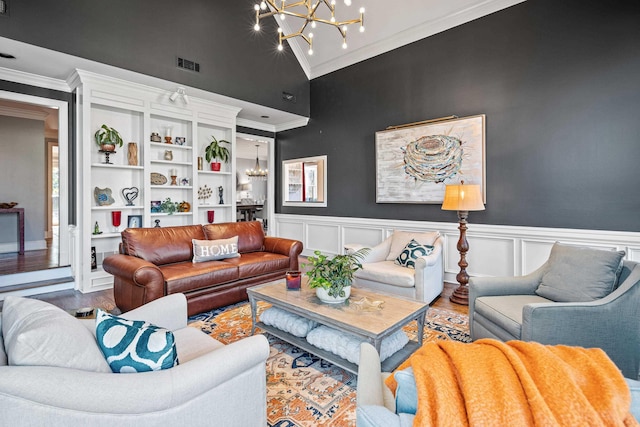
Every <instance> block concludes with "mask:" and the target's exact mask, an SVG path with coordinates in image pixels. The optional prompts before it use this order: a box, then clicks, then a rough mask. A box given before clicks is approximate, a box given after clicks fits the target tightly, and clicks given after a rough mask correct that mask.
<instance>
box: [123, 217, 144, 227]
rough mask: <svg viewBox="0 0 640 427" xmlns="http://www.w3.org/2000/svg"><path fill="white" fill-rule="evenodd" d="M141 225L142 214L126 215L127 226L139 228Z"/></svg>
mask: <svg viewBox="0 0 640 427" xmlns="http://www.w3.org/2000/svg"><path fill="white" fill-rule="evenodd" d="M141 227H142V215H129V216H127V228H141Z"/></svg>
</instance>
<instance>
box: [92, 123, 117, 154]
mask: <svg viewBox="0 0 640 427" xmlns="http://www.w3.org/2000/svg"><path fill="white" fill-rule="evenodd" d="M94 137H95V140H96V144H98V146H99V147H100V150H101V151H115V150H116V145H117V146H118V147H122V136H121V135H120V133H119V132H118V131H117V130H115V129H114V128H112V127H109V126H107V125H102V126H100V129H98V130H97V131H96V133H95V134H94Z"/></svg>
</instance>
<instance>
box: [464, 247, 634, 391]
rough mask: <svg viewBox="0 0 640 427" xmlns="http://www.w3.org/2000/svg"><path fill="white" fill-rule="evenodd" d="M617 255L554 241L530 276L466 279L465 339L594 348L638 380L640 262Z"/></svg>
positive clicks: (620, 253) (626, 373) (621, 254)
mask: <svg viewBox="0 0 640 427" xmlns="http://www.w3.org/2000/svg"><path fill="white" fill-rule="evenodd" d="M623 257H624V252H619V251H607V250H597V249H591V248H585V247H576V246H568V245H561V244H558V243H556V244H555V245H554V246H553V248H552V249H551V254H550V256H549V259H548V260H547V262H545V264H543V265H542V266H541V267H540V268H539V269H537V270H536V271H534V272H532V273H531V274H528V275H526V276H520V277H483V278H480V277H473V278H471V279H470V280H469V327H470V332H471V338H472V339H473V340H477V339H480V338H494V339H499V340H501V341H509V340H523V341H536V342H539V343H542V344H565V345H573V346H582V347H598V348H602V349H603V350H604V351H605V352H606V353H607V355H608V356H609V357H610V358H611V360H613V362H614V363H615V364H616V365H617V366H618V367H619V368H620V370H621V371H622V373H623V375H624V376H625V377H627V378H631V379H638V375H639V371H640V265H639V264H638V263H636V262H633V261H626V260H623Z"/></svg>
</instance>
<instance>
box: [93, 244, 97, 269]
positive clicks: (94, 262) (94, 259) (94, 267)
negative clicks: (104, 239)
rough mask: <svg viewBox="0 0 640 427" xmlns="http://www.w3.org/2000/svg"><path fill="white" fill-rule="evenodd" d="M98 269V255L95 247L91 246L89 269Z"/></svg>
mask: <svg viewBox="0 0 640 427" xmlns="http://www.w3.org/2000/svg"><path fill="white" fill-rule="evenodd" d="M97 269H98V255H97V253H96V247H95V246H91V270H97Z"/></svg>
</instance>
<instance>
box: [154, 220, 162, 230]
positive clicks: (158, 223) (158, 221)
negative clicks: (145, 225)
mask: <svg viewBox="0 0 640 427" xmlns="http://www.w3.org/2000/svg"><path fill="white" fill-rule="evenodd" d="M153 222H155V223H156V225H155V226H154V227H153V228H161V227H160V220H159V219H156V220H154V221H153Z"/></svg>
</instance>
